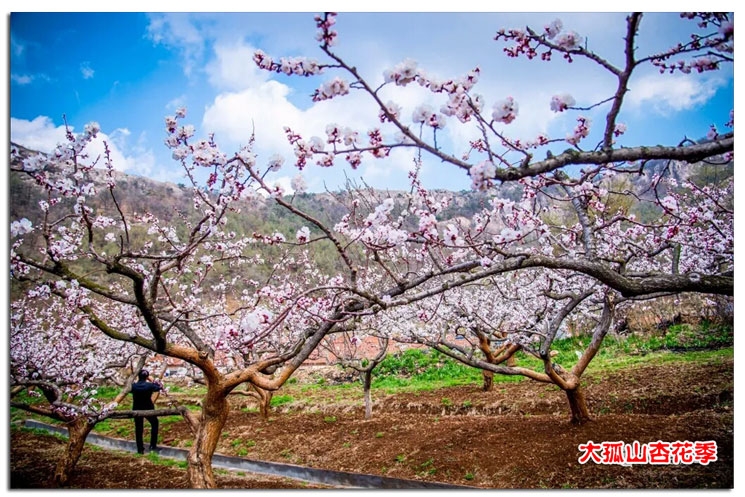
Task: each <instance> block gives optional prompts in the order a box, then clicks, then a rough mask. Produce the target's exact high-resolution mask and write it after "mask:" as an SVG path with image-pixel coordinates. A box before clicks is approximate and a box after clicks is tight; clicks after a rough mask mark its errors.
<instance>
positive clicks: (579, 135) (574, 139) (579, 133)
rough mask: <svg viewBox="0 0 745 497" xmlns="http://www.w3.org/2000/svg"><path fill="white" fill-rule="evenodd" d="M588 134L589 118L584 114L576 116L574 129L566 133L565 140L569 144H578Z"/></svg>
mask: <svg viewBox="0 0 745 497" xmlns="http://www.w3.org/2000/svg"><path fill="white" fill-rule="evenodd" d="M589 134H590V119H589V118H587V117H584V116H579V117H578V118H577V126H575V127H574V131H573V132H572V134H571V135H567V137H566V141H567V142H568V143H570V144H571V145H578V144H579V142H580V141H582V139H583V138H587V136H588V135H589Z"/></svg>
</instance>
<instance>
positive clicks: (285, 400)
mask: <svg viewBox="0 0 745 497" xmlns="http://www.w3.org/2000/svg"><path fill="white" fill-rule="evenodd" d="M294 400H295V399H294V397H293V396H292V395H275V396H274V397H272V401H271V403H270V404H269V405H271V406H273V407H277V406H281V405H284V404H289V403H290V402H293V401H294Z"/></svg>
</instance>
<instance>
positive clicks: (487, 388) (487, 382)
mask: <svg viewBox="0 0 745 497" xmlns="http://www.w3.org/2000/svg"><path fill="white" fill-rule="evenodd" d="M481 375H482V376H483V377H484V387H483V389H484V392H491V391H492V390H493V389H494V373H493V372H491V371H487V370H485V369H483V370H481Z"/></svg>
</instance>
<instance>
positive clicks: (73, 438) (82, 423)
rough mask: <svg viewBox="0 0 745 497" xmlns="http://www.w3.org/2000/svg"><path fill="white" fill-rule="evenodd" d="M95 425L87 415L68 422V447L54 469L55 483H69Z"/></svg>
mask: <svg viewBox="0 0 745 497" xmlns="http://www.w3.org/2000/svg"><path fill="white" fill-rule="evenodd" d="M93 426H95V425H93V424H91V423H89V422H88V420H87V419H86V418H85V416H81V417H79V418H76V419H75V420H74V421H71V422H70V423H68V424H67V432H68V433H69V436H68V439H67V447H66V448H65V452H64V454H63V455H62V458H61V459H60V460H59V462H58V463H57V468H56V469H55V471H54V482H55V484H57V485H59V486H63V485H67V482H69V481H70V477H71V476H72V472H73V471H74V470H75V465H76V464H77V463H78V459H80V454H82V453H83V447H85V439H86V437H88V433H90V432H91V430H92V429H93Z"/></svg>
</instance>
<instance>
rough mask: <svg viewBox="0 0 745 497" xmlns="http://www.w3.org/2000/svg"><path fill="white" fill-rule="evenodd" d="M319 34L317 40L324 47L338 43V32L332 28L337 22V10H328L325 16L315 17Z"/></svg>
mask: <svg viewBox="0 0 745 497" xmlns="http://www.w3.org/2000/svg"><path fill="white" fill-rule="evenodd" d="M315 20H316V27H317V28H318V34H316V40H317V41H320V42H321V46H322V47H324V48H325V47H332V46H334V45H335V44H336V36H337V32H336V31H334V30H333V29H331V26H333V25H334V24H336V12H326V13H325V14H324V15H323V17H321V16H320V15H317V16H316V17H315Z"/></svg>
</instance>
